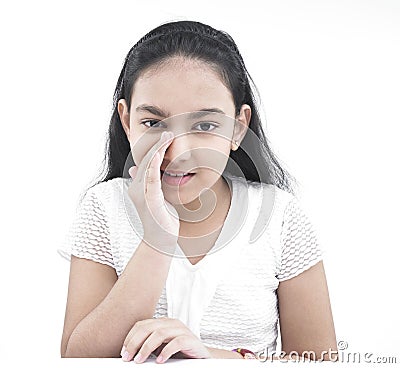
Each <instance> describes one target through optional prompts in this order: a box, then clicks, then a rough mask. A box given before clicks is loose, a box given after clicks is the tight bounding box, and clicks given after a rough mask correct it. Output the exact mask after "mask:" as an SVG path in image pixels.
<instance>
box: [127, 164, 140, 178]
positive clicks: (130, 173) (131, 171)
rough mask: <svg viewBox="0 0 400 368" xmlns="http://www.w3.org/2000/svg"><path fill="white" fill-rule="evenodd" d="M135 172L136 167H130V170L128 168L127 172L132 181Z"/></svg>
mask: <svg viewBox="0 0 400 368" xmlns="http://www.w3.org/2000/svg"><path fill="white" fill-rule="evenodd" d="M137 171H138V167H137V166H132V167H131V168H129V170H128V172H129V175H130V176H131V178H132V179H135V177H136V174H137Z"/></svg>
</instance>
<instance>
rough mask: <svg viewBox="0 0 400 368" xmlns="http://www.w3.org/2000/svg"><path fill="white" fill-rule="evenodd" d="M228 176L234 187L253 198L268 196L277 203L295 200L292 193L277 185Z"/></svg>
mask: <svg viewBox="0 0 400 368" xmlns="http://www.w3.org/2000/svg"><path fill="white" fill-rule="evenodd" d="M227 176H228V178H229V179H231V181H232V183H234V186H236V188H237V190H238V191H239V192H247V193H248V195H249V196H250V197H253V198H258V199H259V198H260V197H262V196H263V195H267V196H269V197H272V198H273V199H274V200H275V201H279V202H282V203H288V202H290V201H291V200H292V199H293V198H295V196H294V195H293V194H292V193H290V192H288V191H286V190H284V189H282V188H279V187H278V186H277V185H275V184H268V183H260V182H257V181H251V180H248V179H245V178H243V177H237V176H233V175H231V174H228V175H227Z"/></svg>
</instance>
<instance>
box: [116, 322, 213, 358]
mask: <svg viewBox="0 0 400 368" xmlns="http://www.w3.org/2000/svg"><path fill="white" fill-rule="evenodd" d="M151 353H154V354H156V355H157V359H156V362H157V363H164V362H165V361H166V360H167V359H169V358H170V357H171V356H172V355H174V354H176V355H175V356H174V358H197V359H202V358H212V356H211V353H210V351H209V350H208V348H207V347H206V346H205V345H204V344H203V343H202V342H201V341H200V340H199V339H198V338H197V336H195V335H194V334H193V333H192V331H190V329H189V328H188V327H187V326H186V325H185V324H184V323H183V322H181V321H180V320H179V319H174V318H167V317H161V318H151V319H145V320H142V321H138V322H136V323H135V325H134V326H133V327H132V329H131V330H130V331H129V333H128V335H127V336H126V338H125V341H124V344H123V347H122V351H121V356H122V359H123V360H124V361H130V360H132V358H133V357H135V359H134V361H135V362H136V363H142V362H144V361H145V360H146V359H147V358H148V357H149V355H150V354H151ZM177 353H179V354H177ZM135 355H136V356H135Z"/></svg>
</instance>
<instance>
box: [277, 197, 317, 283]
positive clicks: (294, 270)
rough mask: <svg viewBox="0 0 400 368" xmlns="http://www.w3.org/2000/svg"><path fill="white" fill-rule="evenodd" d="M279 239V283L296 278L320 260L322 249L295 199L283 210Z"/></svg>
mask: <svg viewBox="0 0 400 368" xmlns="http://www.w3.org/2000/svg"><path fill="white" fill-rule="evenodd" d="M280 239H281V250H282V251H281V262H280V270H279V272H278V275H277V279H278V280H279V281H284V280H288V279H290V278H292V277H295V276H297V275H298V274H300V273H302V272H303V271H305V270H307V269H309V268H310V267H312V266H313V265H315V264H316V263H317V262H319V261H320V260H321V259H322V255H323V249H322V248H321V246H320V243H319V240H318V238H317V234H316V232H315V229H314V226H313V225H312V223H311V222H310V219H309V217H308V216H307V214H306V213H305V211H304V210H303V208H302V206H301V204H300V202H299V200H298V199H297V198H296V197H293V198H292V199H291V200H290V201H289V203H288V204H287V207H286V208H285V211H284V215H283V223H282V230H281V238H280Z"/></svg>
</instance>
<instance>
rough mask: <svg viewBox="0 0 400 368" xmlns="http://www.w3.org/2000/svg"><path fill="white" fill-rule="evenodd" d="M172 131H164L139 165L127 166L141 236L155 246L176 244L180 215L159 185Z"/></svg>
mask: <svg viewBox="0 0 400 368" xmlns="http://www.w3.org/2000/svg"><path fill="white" fill-rule="evenodd" d="M172 137H173V133H171V132H163V134H161V137H160V140H159V141H158V142H157V143H156V144H155V145H154V146H153V147H152V148H151V149H150V150H149V151H148V152H147V153H146V155H145V156H144V157H143V159H142V161H141V163H140V164H139V166H133V167H131V168H130V169H129V174H130V175H131V177H132V179H133V181H132V183H131V184H130V185H129V188H128V194H129V197H130V198H131V200H132V202H133V203H134V205H135V207H136V210H137V212H138V214H139V217H140V219H141V222H142V225H143V230H144V235H143V240H144V241H145V242H146V243H148V244H149V245H150V246H153V247H156V248H157V249H163V247H167V246H171V245H175V244H176V241H177V239H178V237H179V215H178V213H177V212H176V210H175V208H174V207H173V206H172V205H171V204H170V203H168V202H167V201H166V200H165V198H164V194H163V192H162V189H161V180H160V166H161V163H162V161H163V159H164V154H165V151H166V149H167V147H168V146H169V145H170V143H171V142H172V140H171V138H172Z"/></svg>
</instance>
